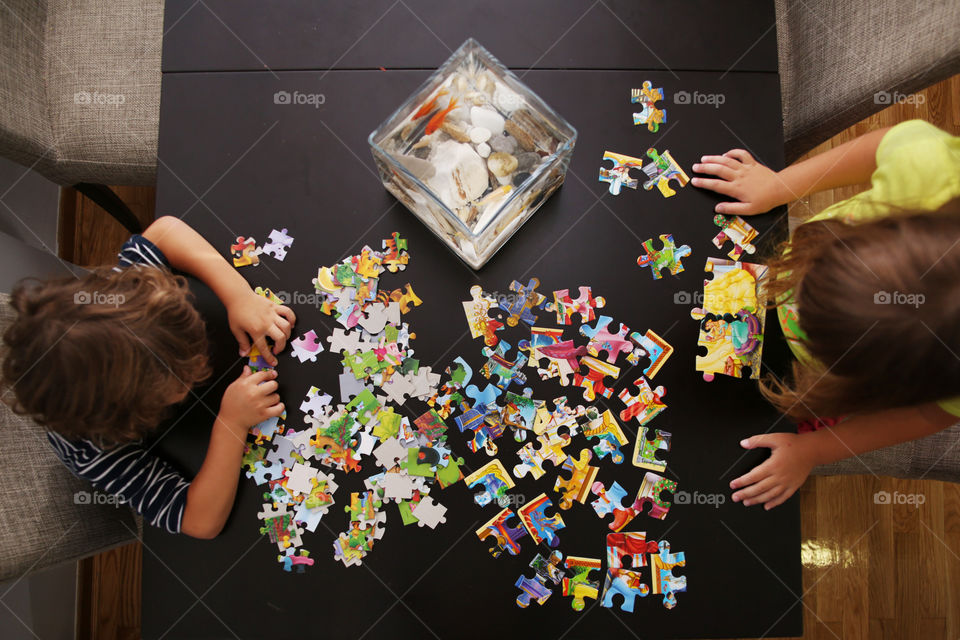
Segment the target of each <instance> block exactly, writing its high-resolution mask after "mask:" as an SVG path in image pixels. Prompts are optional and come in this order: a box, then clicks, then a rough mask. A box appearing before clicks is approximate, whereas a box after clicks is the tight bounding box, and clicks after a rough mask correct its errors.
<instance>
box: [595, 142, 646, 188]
mask: <svg viewBox="0 0 960 640" xmlns="http://www.w3.org/2000/svg"><path fill="white" fill-rule="evenodd" d="M603 159H604V160H610V161H611V162H613V166H612V167H610V168H607V167H600V182H608V183H609V184H610V186H609V188H608V190H609V191H610V194H611V195H615V196H618V195H620V189H621V188H622V187H627V188H628V189H636V188H637V179H636V178H632V177H630V169H641V168H642V167H643V160H642V159H640V158H634V157H633V156H626V155H623V154H622V153H614V152H612V151H604V152H603Z"/></svg>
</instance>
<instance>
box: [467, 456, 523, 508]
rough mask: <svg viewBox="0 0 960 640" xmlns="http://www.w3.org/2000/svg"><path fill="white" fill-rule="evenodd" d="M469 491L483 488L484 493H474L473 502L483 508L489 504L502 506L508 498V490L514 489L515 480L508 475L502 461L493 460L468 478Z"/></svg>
mask: <svg viewBox="0 0 960 640" xmlns="http://www.w3.org/2000/svg"><path fill="white" fill-rule="evenodd" d="M464 482H466V483H467V488H468V489H474V488H478V487H479V488H481V489H483V491H481V492H478V493H474V495H473V500H474V502H476V503H477V504H478V505H480V506H481V507H484V506H486V505H488V504H491V503H492V504H501V501H502V500H503V499H504V498H505V497H506V495H507V490H509V489H513V487H514V483H513V478H511V477H510V474H509V473H507V470H506V468H505V467H504V466H503V463H502V462H500V460H497V459H493V460H491V461H490V462H488V463H487V464H485V465H483V466H482V467H480V468H479V469H477V470H476V471H474V472H473V473H471V474H470V475H468V476H467V477H466V478H464Z"/></svg>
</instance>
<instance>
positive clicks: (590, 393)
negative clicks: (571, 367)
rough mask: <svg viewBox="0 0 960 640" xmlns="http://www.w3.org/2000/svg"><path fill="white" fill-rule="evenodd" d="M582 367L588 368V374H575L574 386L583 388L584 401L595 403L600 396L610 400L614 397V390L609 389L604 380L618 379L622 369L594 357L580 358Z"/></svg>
mask: <svg viewBox="0 0 960 640" xmlns="http://www.w3.org/2000/svg"><path fill="white" fill-rule="evenodd" d="M580 366H581V367H586V368H587V373H586V374H582V373H579V372H577V373H575V374H574V376H573V384H575V385H577V386H578V387H583V399H584V400H586V401H587V402H593V401H594V400H595V399H596V397H597V396H598V395H599V396H601V397H603V398H609V397H610V396H612V395H613V389H612V388H610V387H608V386H607V385H606V383H605V382H604V378H606V377H610V378H614V380H615V379H616V377H617V376H619V375H620V367H615V366H614V365H612V364H610V363H608V362H604V361H603V360H598V359H597V358H594V357H593V356H584V357H582V358H580Z"/></svg>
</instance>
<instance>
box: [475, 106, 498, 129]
mask: <svg viewBox="0 0 960 640" xmlns="http://www.w3.org/2000/svg"><path fill="white" fill-rule="evenodd" d="M470 122H472V123H473V126H475V127H483V128H484V129H487V130H488V131H490V133H491V135H499V134H501V133H502V132H503V125H504V121H503V116H501V115H500V114H499V113H497V112H496V111H494V110H493V109H489V108H487V107H470Z"/></svg>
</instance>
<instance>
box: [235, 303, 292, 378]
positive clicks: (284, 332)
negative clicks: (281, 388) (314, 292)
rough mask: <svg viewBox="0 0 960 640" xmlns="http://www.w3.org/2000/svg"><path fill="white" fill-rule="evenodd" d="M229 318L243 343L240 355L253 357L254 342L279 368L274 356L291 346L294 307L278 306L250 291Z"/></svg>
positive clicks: (265, 356) (262, 353)
mask: <svg viewBox="0 0 960 640" xmlns="http://www.w3.org/2000/svg"><path fill="white" fill-rule="evenodd" d="M227 316H228V318H229V320H230V331H231V332H233V335H234V337H235V338H236V339H237V342H238V343H239V344H240V355H241V356H247V355H249V353H250V345H251V342H252V344H253V345H254V346H255V347H256V348H257V350H258V351H259V352H260V354H261V355H262V356H263V357H264V359H265V360H266V361H267V362H269V363H270V365H271V366H276V365H277V359H276V357H275V356H274V354H276V353H280V352H281V351H283V349H284V347H286V346H287V339H288V338H290V330H291V329H292V328H293V323H294V322H296V321H297V316H296V315H294V313H293V310H292V309H290V307H287V306H284V305H282V304H275V303H273V302H271V301H270V300H267V299H266V298H264V297H263V296H258V295H257V294H255V293H254V292H253V291H249V290H248V292H247V294H246V295H243V296H240V297H239V298H238V299H236V300H234V301H233V302H232V303H231V304H230V305H229V306H228V307H227ZM268 336H269V337H270V339H272V340H273V351H272V352H271V351H270V347H268V346H267V340H266V338H267V337H268Z"/></svg>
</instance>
